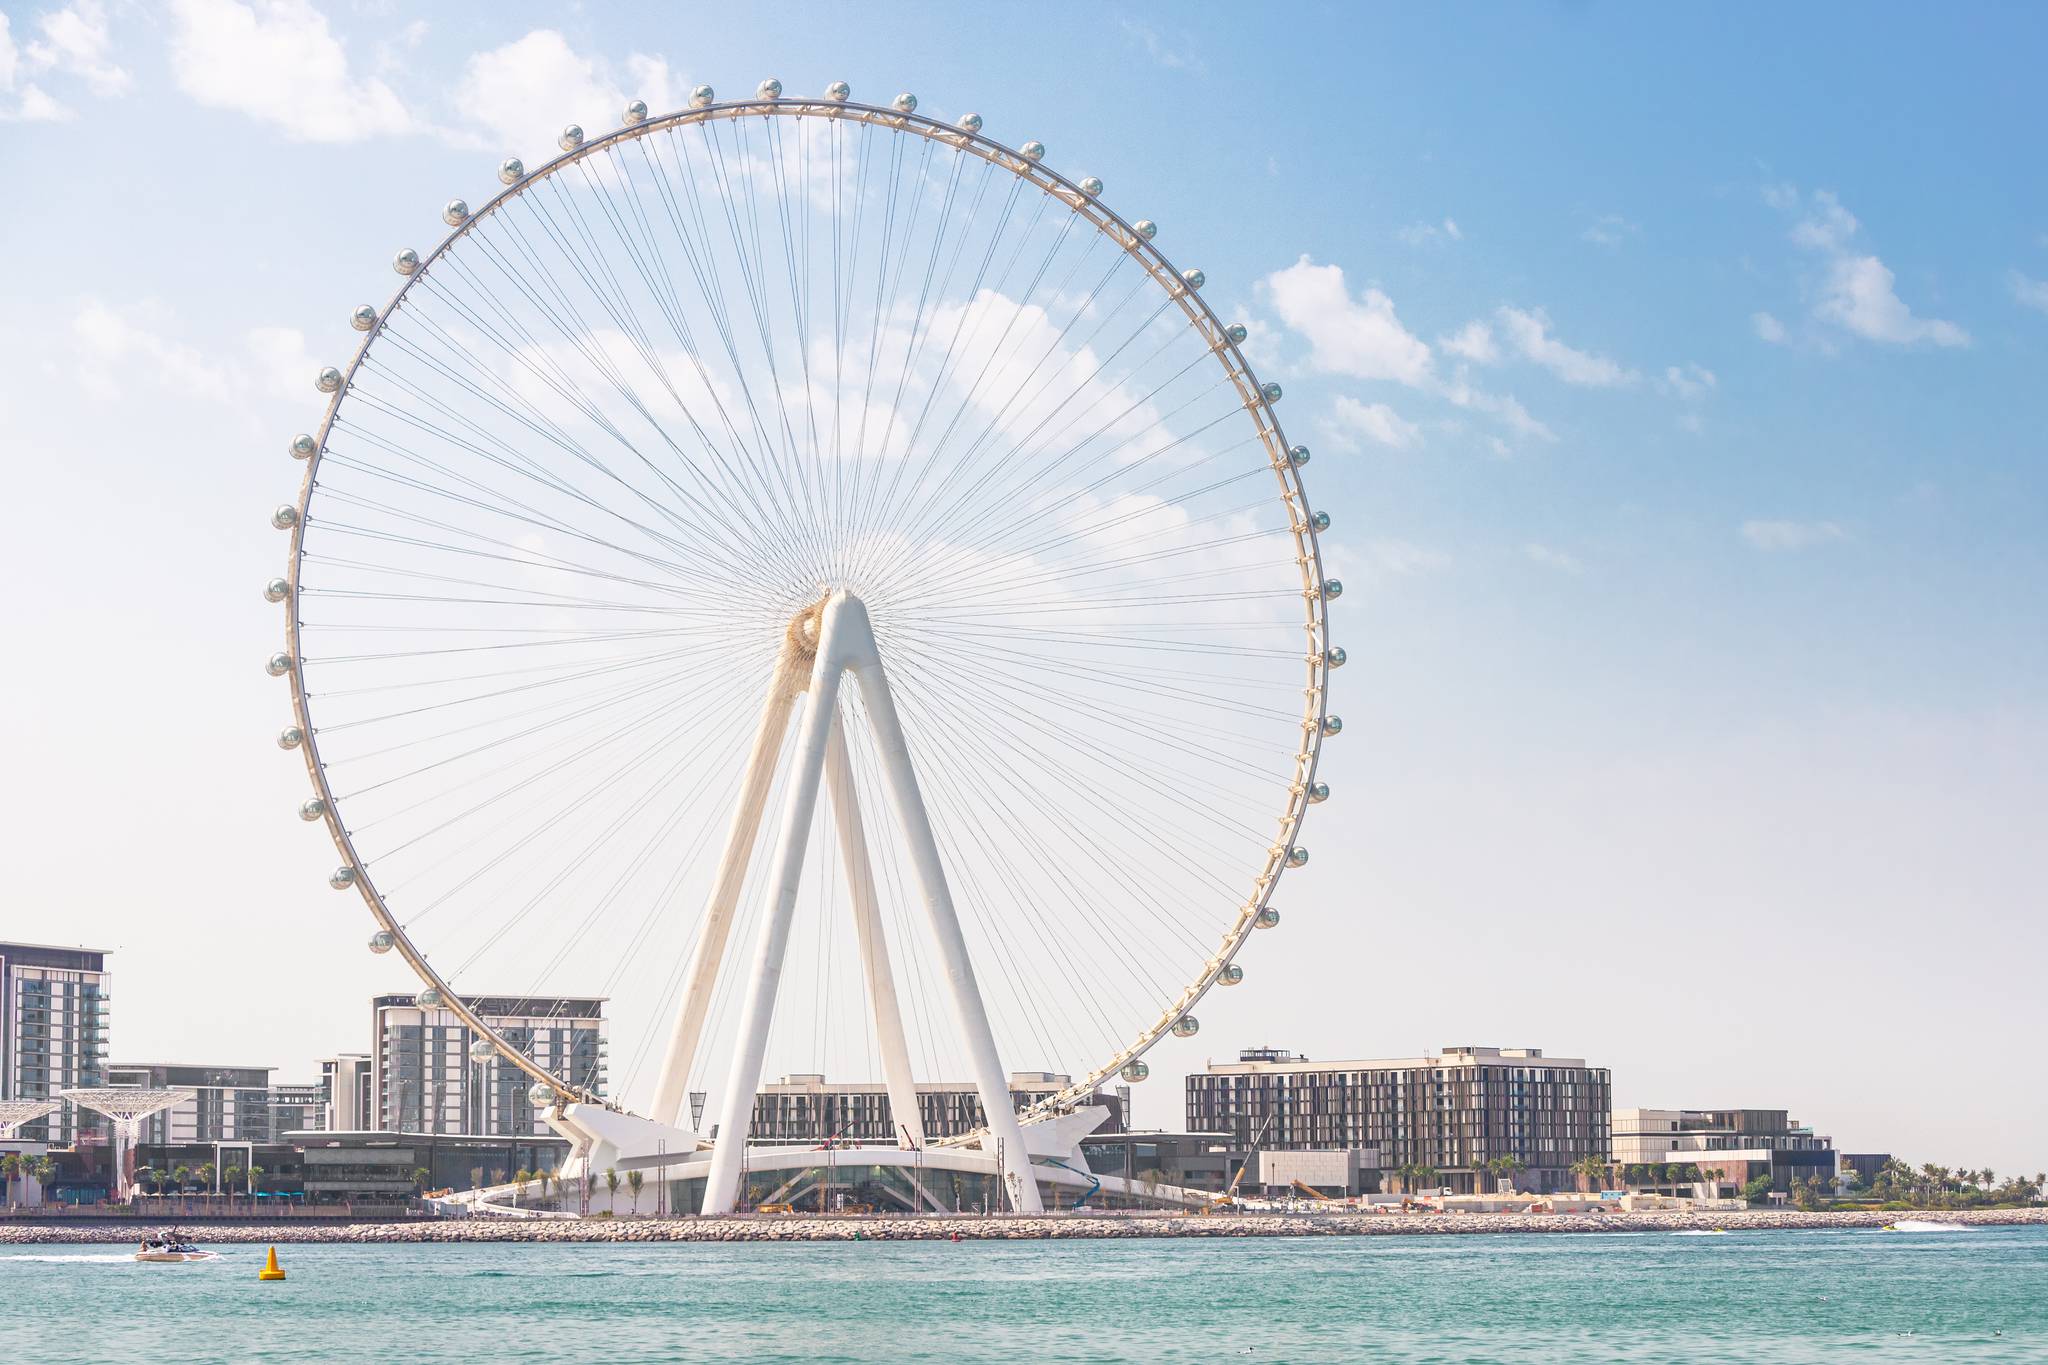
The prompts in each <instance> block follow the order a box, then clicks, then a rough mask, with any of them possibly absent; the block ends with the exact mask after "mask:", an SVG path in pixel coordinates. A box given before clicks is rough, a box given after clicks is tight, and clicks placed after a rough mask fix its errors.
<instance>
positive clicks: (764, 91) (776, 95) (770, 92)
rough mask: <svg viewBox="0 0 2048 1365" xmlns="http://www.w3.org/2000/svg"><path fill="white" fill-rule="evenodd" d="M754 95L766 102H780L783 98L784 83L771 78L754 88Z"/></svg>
mask: <svg viewBox="0 0 2048 1365" xmlns="http://www.w3.org/2000/svg"><path fill="white" fill-rule="evenodd" d="M754 93H755V94H756V95H757V96H759V97H760V98H762V99H764V100H779V99H781V98H782V82H781V81H778V80H776V79H775V78H774V77H773V76H770V77H769V78H768V79H767V80H765V81H762V82H761V83H760V84H759V85H757V86H755V87H754Z"/></svg>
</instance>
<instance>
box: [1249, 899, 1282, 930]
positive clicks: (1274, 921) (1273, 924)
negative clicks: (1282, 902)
mask: <svg viewBox="0 0 2048 1365" xmlns="http://www.w3.org/2000/svg"><path fill="white" fill-rule="evenodd" d="M1252 923H1254V924H1256V925H1258V926H1259V928H1261V929H1277V928H1279V927H1280V912H1279V911H1278V910H1275V909H1274V908H1273V907H1272V906H1270V905H1268V906H1266V907H1265V908H1264V909H1262V910H1260V911H1259V917H1258V918H1257V919H1255V920H1253V921H1252Z"/></svg>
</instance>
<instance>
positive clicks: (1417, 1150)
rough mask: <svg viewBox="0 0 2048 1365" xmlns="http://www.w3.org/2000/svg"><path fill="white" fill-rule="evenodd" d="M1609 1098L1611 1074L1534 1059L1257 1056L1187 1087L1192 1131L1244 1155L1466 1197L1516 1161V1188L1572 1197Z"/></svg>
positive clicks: (1498, 1054)
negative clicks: (1350, 1168) (1309, 1158)
mask: <svg viewBox="0 0 2048 1365" xmlns="http://www.w3.org/2000/svg"><path fill="white" fill-rule="evenodd" d="M1610 1096H1611V1081H1610V1078H1609V1075H1608V1072H1607V1070H1606V1068H1604V1067H1595V1066H1589V1065H1588V1064H1587V1063H1586V1062H1585V1061H1584V1060H1583V1059H1580V1058H1576V1057H1546V1056H1544V1055H1543V1053H1542V1052H1541V1051H1540V1050H1538V1049H1536V1048H1496V1047H1473V1046H1465V1047H1447V1048H1445V1049H1444V1050H1443V1051H1442V1052H1441V1053H1440V1054H1437V1055H1434V1056H1423V1057H1409V1058H1399V1059H1393V1060H1383V1061H1330V1062H1314V1061H1310V1060H1309V1059H1307V1058H1305V1057H1298V1056H1295V1055H1294V1054H1292V1053H1290V1052H1286V1051H1284V1050H1281V1049H1277V1048H1250V1049H1247V1050H1245V1051H1244V1052H1242V1053H1240V1054H1239V1055H1238V1060H1237V1061H1235V1062H1222V1063H1211V1064H1210V1065H1209V1066H1208V1068H1207V1069H1206V1070H1203V1071H1200V1072H1196V1073H1195V1074H1193V1075H1190V1076H1189V1077H1188V1078H1187V1122H1188V1128H1189V1129H1190V1130H1192V1131H1199V1132H1216V1133H1225V1134H1228V1135H1229V1137H1230V1140H1231V1142H1232V1143H1233V1145H1235V1146H1237V1147H1238V1148H1240V1149H1249V1148H1252V1147H1257V1148H1258V1149H1259V1150H1260V1151H1356V1152H1361V1153H1364V1152H1371V1153H1373V1154H1374V1155H1373V1157H1372V1160H1374V1161H1376V1162H1377V1163H1378V1164H1379V1166H1380V1168H1381V1169H1383V1170H1385V1171H1389V1172H1398V1171H1402V1170H1411V1171H1412V1170H1415V1169H1418V1168H1426V1169H1427V1170H1430V1171H1433V1172H1434V1173H1435V1180H1434V1183H1435V1186H1436V1187H1439V1188H1441V1187H1444V1186H1448V1187H1449V1188H1451V1189H1452V1190H1454V1191H1456V1192H1459V1193H1474V1192H1477V1191H1478V1189H1479V1188H1480V1185H1481V1182H1485V1183H1486V1184H1487V1185H1488V1186H1490V1185H1491V1183H1492V1169H1491V1165H1490V1163H1493V1162H1496V1161H1502V1160H1513V1161H1515V1162H1519V1163H1520V1169H1519V1170H1518V1171H1517V1172H1516V1173H1515V1175H1514V1179H1515V1181H1516V1183H1517V1185H1518V1186H1519V1187H1521V1188H1523V1189H1527V1190H1537V1191H1549V1190H1562V1189H1570V1188H1573V1187H1574V1185H1575V1184H1576V1181H1577V1177H1576V1176H1575V1174H1574V1173H1573V1171H1572V1167H1573V1165H1574V1164H1575V1163H1577V1162H1580V1161H1582V1160H1584V1159H1585V1158H1587V1157H1595V1158H1598V1159H1600V1160H1605V1159H1606V1157H1607V1154H1608V1150H1609V1134H1608V1123H1609V1106H1610ZM1361 1166H1362V1169H1363V1163H1362V1162H1361Z"/></svg>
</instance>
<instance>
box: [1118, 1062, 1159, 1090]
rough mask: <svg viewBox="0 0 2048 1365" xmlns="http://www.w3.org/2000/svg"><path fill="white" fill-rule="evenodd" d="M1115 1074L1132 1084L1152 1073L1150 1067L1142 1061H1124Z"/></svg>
mask: <svg viewBox="0 0 2048 1365" xmlns="http://www.w3.org/2000/svg"><path fill="white" fill-rule="evenodd" d="M1117 1074H1118V1075H1120V1076H1122V1077H1123V1078H1124V1079H1125V1080H1126V1081H1128V1082H1130V1083H1131V1084H1132V1085H1136V1084H1137V1083H1138V1082H1139V1081H1142V1080H1144V1079H1145V1078H1146V1077H1147V1076H1150V1075H1151V1074H1152V1068H1151V1067H1149V1066H1147V1065H1145V1063H1143V1062H1142V1061H1135V1062H1126V1063H1124V1069H1123V1070H1122V1071H1120V1072H1118V1073H1117Z"/></svg>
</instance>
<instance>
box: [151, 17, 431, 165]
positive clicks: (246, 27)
mask: <svg viewBox="0 0 2048 1365" xmlns="http://www.w3.org/2000/svg"><path fill="white" fill-rule="evenodd" d="M170 11H171V26H172V32H171V65H172V68H173V70H175V71H176V73H177V80H178V88H179V89H180V90H182V91H184V92H185V93H186V94H187V95H189V96H191V97H192V98H193V99H194V100H196V101H198V102H199V103H200V104H203V105H205V106H207V107H208V108H212V109H229V110H233V111H234V112H236V113H241V114H247V115H249V116H250V117H252V118H256V119H260V120H262V121H263V122H266V123H270V124H274V125H275V126H277V127H278V128H280V129H282V130H283V131H284V133H285V135H286V136H288V137H291V138H295V139H298V140H300V141H303V142H359V141H361V140H363V139H365V138H370V137H376V136H378V135H380V134H386V133H403V132H408V131H410V130H412V129H413V128H415V127H416V126H417V121H416V120H415V119H414V117H413V115H412V113H411V112H410V111H409V110H407V108H406V107H405V104H404V102H403V101H401V100H400V99H399V97H398V95H397V93H396V92H394V91H393V90H392V89H391V87H390V86H388V85H386V84H385V83H384V82H383V81H381V80H378V79H376V78H375V77H368V78H358V77H356V76H354V75H353V74H351V72H350V71H349V64H348V53H347V51H346V50H345V49H344V48H343V46H342V43H341V40H340V39H339V38H336V37H335V36H334V34H333V33H332V32H331V31H330V30H329V29H328V27H327V16H325V15H324V14H322V13H321V12H320V11H319V10H317V9H315V8H313V6H312V5H311V4H309V3H308V0H251V3H249V4H243V3H240V2H239V0H170Z"/></svg>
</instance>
